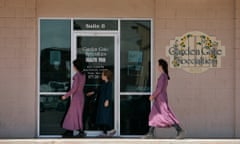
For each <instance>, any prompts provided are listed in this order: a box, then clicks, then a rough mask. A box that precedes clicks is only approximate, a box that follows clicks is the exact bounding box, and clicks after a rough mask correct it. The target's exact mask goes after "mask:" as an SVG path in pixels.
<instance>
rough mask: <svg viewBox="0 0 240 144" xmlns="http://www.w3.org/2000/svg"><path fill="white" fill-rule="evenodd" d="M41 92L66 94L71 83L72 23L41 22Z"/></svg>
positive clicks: (62, 21)
mask: <svg viewBox="0 0 240 144" xmlns="http://www.w3.org/2000/svg"><path fill="white" fill-rule="evenodd" d="M40 29H41V31H40V40H41V41H40V48H41V54H40V91H41V92H66V91H67V90H68V89H69V87H70V81H71V78H70V77H71V62H70V60H71V58H70V54H71V52H70V48H71V21H70V20H41V22H40Z"/></svg>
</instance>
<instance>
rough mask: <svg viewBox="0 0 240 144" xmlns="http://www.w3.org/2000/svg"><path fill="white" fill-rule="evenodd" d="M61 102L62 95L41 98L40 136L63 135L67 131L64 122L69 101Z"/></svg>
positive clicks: (42, 96)
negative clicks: (63, 125)
mask: <svg viewBox="0 0 240 144" xmlns="http://www.w3.org/2000/svg"><path fill="white" fill-rule="evenodd" d="M69 100H70V99H67V100H64V101H63V100H61V96H60V95H41V96H40V135H61V134H63V132H64V131H65V130H64V129H63V128H62V121H63V119H64V116H65V113H66V112H67V109H68V106H69V102H70V101H69Z"/></svg>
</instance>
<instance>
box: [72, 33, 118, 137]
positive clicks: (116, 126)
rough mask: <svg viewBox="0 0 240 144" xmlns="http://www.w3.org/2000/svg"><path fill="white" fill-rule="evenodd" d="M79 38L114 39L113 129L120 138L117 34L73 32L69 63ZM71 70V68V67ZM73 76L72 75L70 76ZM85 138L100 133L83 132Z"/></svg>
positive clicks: (73, 57)
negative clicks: (107, 37)
mask: <svg viewBox="0 0 240 144" xmlns="http://www.w3.org/2000/svg"><path fill="white" fill-rule="evenodd" d="M79 36H82V37H84V36H90V37H91V36H92V37H96V36H97V37H106V36H109V37H114V129H115V130H116V136H120V85H119V83H118V82H119V75H120V74H119V69H120V65H119V63H120V62H119V60H120V56H119V55H118V54H119V53H120V49H119V45H120V44H119V33H118V32H113V31H84V32H79V31H75V32H73V38H72V46H71V61H73V60H74V59H76V56H77V37H79ZM71 69H73V67H72V66H71ZM71 75H72V76H73V73H72V74H71ZM85 132H86V133H87V136H98V135H99V134H101V131H88V130H86V131H85Z"/></svg>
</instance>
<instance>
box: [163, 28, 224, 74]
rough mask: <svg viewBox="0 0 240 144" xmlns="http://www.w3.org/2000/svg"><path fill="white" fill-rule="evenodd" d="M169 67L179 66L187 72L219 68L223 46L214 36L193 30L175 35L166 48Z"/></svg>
mask: <svg viewBox="0 0 240 144" xmlns="http://www.w3.org/2000/svg"><path fill="white" fill-rule="evenodd" d="M166 55H167V56H168V57H170V67H172V68H181V69H183V70H185V71H186V72H189V73H201V72H205V71H206V70H208V69H209V68H220V67H221V57H222V56H225V47H224V46H222V45H221V41H218V40H216V37H211V36H208V35H206V34H204V33H202V32H198V31H193V32H188V33H186V34H184V35H183V36H181V37H176V38H175V40H171V41H170V46H167V48H166Z"/></svg>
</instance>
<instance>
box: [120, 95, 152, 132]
mask: <svg viewBox="0 0 240 144" xmlns="http://www.w3.org/2000/svg"><path fill="white" fill-rule="evenodd" d="M148 97H149V96H140V95H121V99H120V101H121V105H120V112H121V113H120V117H121V120H120V126H121V131H120V134H121V135H143V134H145V133H147V131H148V115H149V112H150V101H149V100H148Z"/></svg>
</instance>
